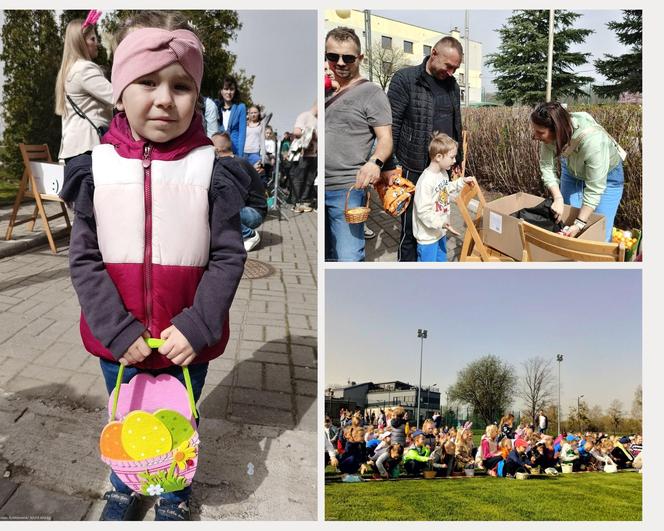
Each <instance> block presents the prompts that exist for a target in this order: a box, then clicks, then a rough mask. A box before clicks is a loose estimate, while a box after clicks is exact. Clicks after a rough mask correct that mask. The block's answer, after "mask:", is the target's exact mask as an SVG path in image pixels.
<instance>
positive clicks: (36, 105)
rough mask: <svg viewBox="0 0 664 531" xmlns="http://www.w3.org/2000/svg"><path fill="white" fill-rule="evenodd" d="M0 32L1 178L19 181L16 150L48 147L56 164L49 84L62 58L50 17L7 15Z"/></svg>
mask: <svg viewBox="0 0 664 531" xmlns="http://www.w3.org/2000/svg"><path fill="white" fill-rule="evenodd" d="M4 15H5V22H4V25H3V27H2V53H1V54H0V61H2V62H3V64H4V76H5V81H4V85H3V99H2V113H3V120H4V123H5V130H4V134H3V139H2V144H3V145H2V148H1V149H0V161H1V162H2V165H3V169H4V172H5V173H6V174H7V175H9V176H10V177H14V178H16V179H19V178H20V176H21V175H22V173H23V162H22V160H21V155H20V152H19V149H18V144H19V143H20V142H24V143H27V144H48V147H49V149H50V151H51V156H52V157H53V158H56V157H57V155H58V149H59V146H60V133H61V123H60V117H59V116H57V115H56V114H55V92H54V87H55V78H56V76H57V74H58V69H59V67H60V61H61V58H62V40H61V39H60V34H59V32H58V27H57V24H56V21H55V12H54V11H46V10H37V11H29V10H7V11H5V12H4Z"/></svg>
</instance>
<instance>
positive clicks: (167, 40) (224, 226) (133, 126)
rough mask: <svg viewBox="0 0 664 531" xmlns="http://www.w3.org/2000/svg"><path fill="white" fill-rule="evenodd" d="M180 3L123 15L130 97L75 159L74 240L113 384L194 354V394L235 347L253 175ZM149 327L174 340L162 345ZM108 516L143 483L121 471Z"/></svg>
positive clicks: (70, 170) (174, 501)
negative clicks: (212, 133)
mask: <svg viewBox="0 0 664 531" xmlns="http://www.w3.org/2000/svg"><path fill="white" fill-rule="evenodd" d="M187 27H188V26H187V24H186V21H184V19H183V17H181V16H179V15H178V14H177V13H175V14H173V13H168V14H166V13H161V14H160V13H158V12H157V13H155V12H148V13H146V14H145V15H144V16H141V15H139V16H136V17H134V19H133V20H132V21H131V22H129V23H128V24H126V25H125V27H124V28H123V29H122V32H123V33H122V39H121V41H120V42H119V44H118V46H117V48H116V50H115V53H114V58H113V69H112V75H111V84H112V86H113V101H114V103H115V106H116V108H117V109H118V110H119V111H120V112H119V113H118V114H117V115H116V116H115V117H114V118H113V120H112V122H111V125H110V129H109V131H108V133H106V134H105V135H104V137H103V138H102V144H101V145H99V146H96V147H95V148H94V149H93V150H92V154H91V155H80V156H79V157H76V158H74V159H72V161H70V163H69V164H68V166H67V168H66V177H65V179H66V181H65V186H64V188H63V192H62V196H63V198H64V199H65V200H67V201H73V202H74V210H75V214H76V218H75V223H74V225H73V228H72V235H71V244H70V251H69V259H70V271H71V278H72V283H73V285H74V288H75V290H76V293H77V295H78V298H79V302H80V304H81V327H80V328H81V335H82V338H83V343H84V345H85V347H86V349H87V350H88V351H89V352H90V353H91V354H93V355H95V356H97V357H99V358H100V364H101V369H102V374H103V376H104V379H105V383H106V386H107V389H108V391H109V393H110V392H111V391H112V390H113V388H114V387H115V380H116V377H117V375H118V371H119V367H120V365H121V364H122V365H124V366H125V371H124V378H123V381H124V382H127V381H129V380H130V379H131V378H132V377H133V376H134V375H136V374H137V373H139V372H149V373H150V374H153V375H158V374H162V373H168V374H172V375H174V376H176V377H178V378H179V379H180V380H181V381H182V380H183V377H182V369H181V367H182V366H189V372H190V376H191V382H192V388H193V394H194V398H195V400H198V398H199V397H200V394H201V391H202V388H203V384H204V382H205V376H206V374H207V368H208V363H209V361H210V360H212V359H214V358H216V357H217V356H219V355H221V354H222V353H223V352H224V349H225V347H226V344H227V342H228V339H229V334H230V330H229V320H228V312H229V310H230V307H231V303H232V302H233V298H234V296H235V291H236V289H237V287H238V284H239V282H240V278H241V277H242V272H243V269H244V261H245V259H246V252H245V250H244V245H243V241H242V236H241V232H240V209H241V208H242V206H244V202H245V199H246V196H247V190H248V186H249V183H250V177H249V175H248V174H247V173H246V172H245V170H244V169H243V168H242V167H241V166H240V165H239V163H238V162H236V161H234V160H233V159H224V160H215V154H214V147H213V146H212V142H211V141H210V140H209V139H208V138H207V137H206V136H205V133H204V131H203V128H202V118H201V115H200V113H199V112H198V111H197V100H198V97H199V93H200V87H201V81H202V77H203V46H202V44H201V42H200V40H199V39H198V37H197V36H196V34H195V33H193V31H191V29H190V28H189V29H186V28H187ZM148 337H157V338H161V339H163V340H165V342H164V344H163V345H162V346H161V347H159V349H158V350H157V349H155V350H153V349H151V348H149V347H148V345H147V344H146V341H145V339H146V338H148ZM111 484H112V485H113V487H114V490H113V491H110V492H108V493H106V495H105V498H106V500H107V503H106V506H105V507H104V510H103V512H102V517H101V519H102V520H132V519H136V518H137V517H138V514H137V508H138V507H137V506H138V499H137V498H138V496H137V495H136V494H135V493H133V492H132V490H131V489H129V488H128V487H127V486H126V485H125V484H124V483H122V481H121V480H120V479H119V478H118V476H116V475H115V474H114V473H111ZM190 496H191V488H190V487H186V488H185V489H183V490H181V491H177V492H169V493H165V494H163V495H162V496H161V497H160V500H159V502H158V504H157V505H156V506H155V514H156V520H189V519H190V513H189V506H188V501H189V498H190Z"/></svg>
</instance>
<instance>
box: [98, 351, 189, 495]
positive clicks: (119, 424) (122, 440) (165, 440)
mask: <svg viewBox="0 0 664 531" xmlns="http://www.w3.org/2000/svg"><path fill="white" fill-rule="evenodd" d="M147 343H148V345H149V346H150V347H151V348H157V347H159V346H160V345H161V344H163V340H160V339H152V338H151V339H148V340H147ZM182 371H183V373H184V380H185V383H186V387H185V386H183V385H182V384H181V383H180V381H179V380H178V379H177V378H175V377H174V376H171V375H169V374H160V375H159V376H151V375H150V374H146V373H141V374H137V375H136V376H134V377H133V378H132V379H131V381H130V382H129V383H126V384H123V383H122V375H123V373H124V366H123V365H120V370H119V371H118V378H117V380H116V383H115V390H114V391H113V394H112V395H111V397H110V398H109V402H108V411H109V422H108V424H107V425H106V426H105V427H104V429H103V430H102V433H101V437H100V439H99V449H100V451H101V459H102V461H104V463H106V464H108V465H109V466H110V467H111V469H112V470H113V472H115V473H116V474H117V475H118V477H119V478H120V480H122V482H123V483H124V484H125V485H127V486H128V487H129V488H131V489H132V490H134V491H135V492H138V493H141V494H147V495H150V496H155V495H159V494H163V493H165V492H174V491H178V490H182V489H183V488H185V487H187V486H188V485H191V482H192V480H193V477H194V474H195V473H196V467H197V465H198V444H199V439H198V433H197V431H196V422H195V420H194V419H195V418H197V417H198V413H197V412H196V405H195V402H194V394H193V391H192V388H191V379H190V377H189V370H188V369H187V367H182Z"/></svg>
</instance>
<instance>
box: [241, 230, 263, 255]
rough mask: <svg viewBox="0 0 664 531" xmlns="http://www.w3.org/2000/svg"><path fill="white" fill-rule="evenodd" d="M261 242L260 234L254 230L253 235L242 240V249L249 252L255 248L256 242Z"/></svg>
mask: <svg viewBox="0 0 664 531" xmlns="http://www.w3.org/2000/svg"><path fill="white" fill-rule="evenodd" d="M260 242H261V235H260V234H259V233H258V231H257V230H255V231H254V235H253V236H251V237H249V238H247V239H246V240H244V250H245V251H247V252H249V251H252V250H253V249H255V248H256V247H257V246H258V244H259V243H260Z"/></svg>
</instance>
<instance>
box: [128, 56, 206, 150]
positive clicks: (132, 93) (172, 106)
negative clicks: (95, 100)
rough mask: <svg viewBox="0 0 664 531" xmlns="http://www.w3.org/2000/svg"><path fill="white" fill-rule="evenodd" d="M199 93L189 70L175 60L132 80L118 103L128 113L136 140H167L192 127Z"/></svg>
mask: <svg viewBox="0 0 664 531" xmlns="http://www.w3.org/2000/svg"><path fill="white" fill-rule="evenodd" d="M197 96H198V94H197V92H196V84H195V83H194V81H193V80H192V79H191V77H190V76H189V74H187V72H186V71H185V70H184V68H182V66H181V65H180V64H179V63H173V64H170V65H168V66H166V67H164V68H162V69H161V70H158V71H157V72H152V73H150V74H147V75H145V76H142V77H139V78H138V79H136V80H135V81H133V82H132V83H131V84H130V85H128V86H127V88H126V89H124V92H123V93H122V98H121V101H120V102H118V105H117V106H118V109H120V110H121V111H124V112H125V113H126V114H127V120H128V121H129V126H130V127H131V132H132V135H133V137H134V139H135V140H140V139H141V138H143V139H145V140H149V141H151V142H168V141H169V140H172V139H174V138H176V137H178V136H180V135H181V134H182V133H184V132H185V131H186V130H187V129H188V128H189V125H190V124H191V120H192V118H193V116H194V111H195V109H196V98H197Z"/></svg>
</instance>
